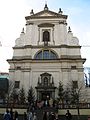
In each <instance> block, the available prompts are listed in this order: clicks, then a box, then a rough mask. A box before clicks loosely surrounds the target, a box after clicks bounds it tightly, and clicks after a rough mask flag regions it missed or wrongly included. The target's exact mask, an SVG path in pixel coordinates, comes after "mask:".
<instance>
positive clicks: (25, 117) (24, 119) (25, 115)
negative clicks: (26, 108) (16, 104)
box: [23, 112, 27, 120]
mask: <svg viewBox="0 0 90 120" xmlns="http://www.w3.org/2000/svg"><path fill="white" fill-rule="evenodd" d="M23 120H27V113H26V112H24V117H23Z"/></svg>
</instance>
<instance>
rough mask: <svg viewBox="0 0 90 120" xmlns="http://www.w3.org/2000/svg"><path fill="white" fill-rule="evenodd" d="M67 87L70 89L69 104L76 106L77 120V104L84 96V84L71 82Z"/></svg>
mask: <svg viewBox="0 0 90 120" xmlns="http://www.w3.org/2000/svg"><path fill="white" fill-rule="evenodd" d="M68 87H69V89H70V103H71V104H73V105H76V108H77V112H78V119H80V117H79V116H80V111H79V103H80V101H81V99H84V96H85V84H84V82H83V81H80V82H79V81H71V82H70V83H69V84H68Z"/></svg>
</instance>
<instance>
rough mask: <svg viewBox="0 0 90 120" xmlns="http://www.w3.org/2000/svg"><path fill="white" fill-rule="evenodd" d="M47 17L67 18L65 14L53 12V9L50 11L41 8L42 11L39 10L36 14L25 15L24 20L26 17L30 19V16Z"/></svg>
mask: <svg viewBox="0 0 90 120" xmlns="http://www.w3.org/2000/svg"><path fill="white" fill-rule="evenodd" d="M45 17H46V18H48V17H53V18H54V17H55V18H56V17H63V18H65V19H66V18H67V15H62V14H59V13H56V12H53V11H50V10H43V11H40V12H38V13H36V14H33V15H31V16H26V17H25V18H26V20H28V19H30V18H31V19H32V18H45Z"/></svg>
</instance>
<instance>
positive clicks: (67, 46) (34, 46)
mask: <svg viewBox="0 0 90 120" xmlns="http://www.w3.org/2000/svg"><path fill="white" fill-rule="evenodd" d="M44 47H45V46H44V45H25V46H15V47H13V49H25V48H34V49H37V48H44ZM47 48H72V49H74V48H81V46H79V45H78V46H74V45H73V46H70V45H55V46H53V45H49V46H47Z"/></svg>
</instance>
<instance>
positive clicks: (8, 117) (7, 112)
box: [3, 109, 11, 120]
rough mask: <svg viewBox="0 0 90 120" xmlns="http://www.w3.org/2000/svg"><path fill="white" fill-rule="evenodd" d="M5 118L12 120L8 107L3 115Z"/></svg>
mask: <svg viewBox="0 0 90 120" xmlns="http://www.w3.org/2000/svg"><path fill="white" fill-rule="evenodd" d="M3 120H11V116H10V113H9V110H8V109H6V112H5V114H4V116H3Z"/></svg>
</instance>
